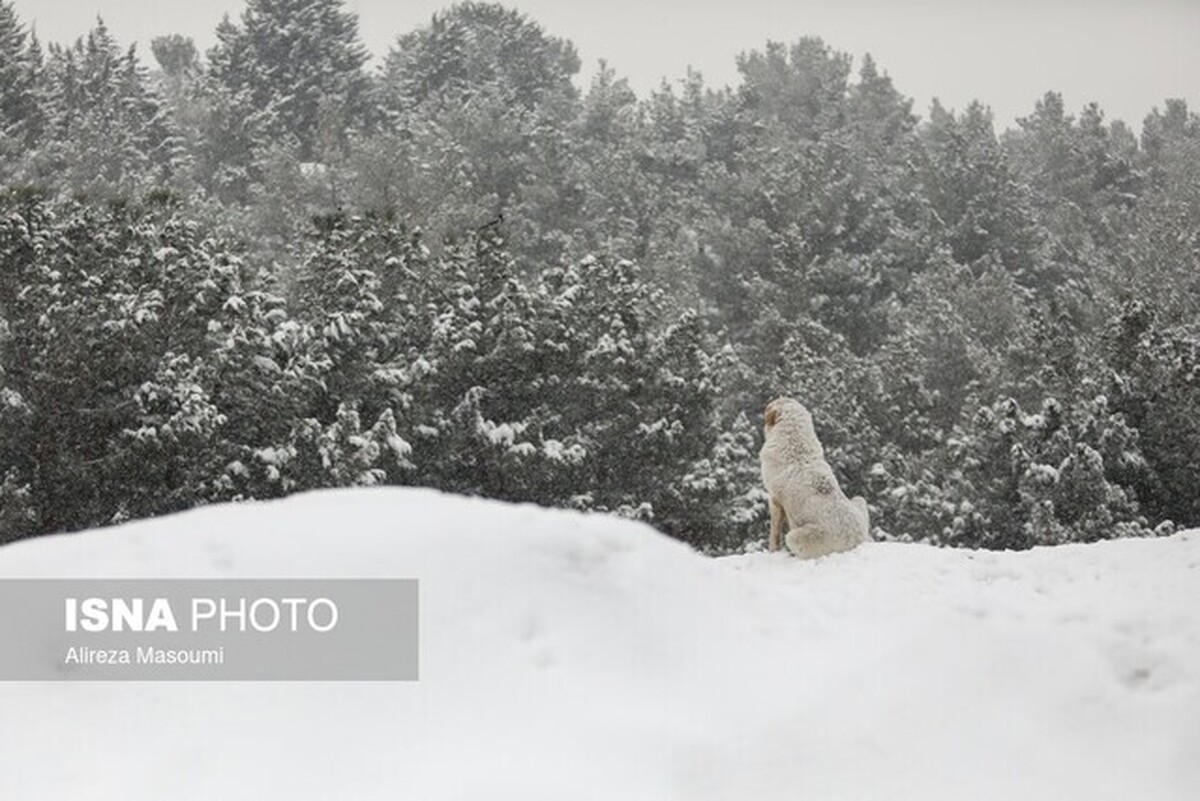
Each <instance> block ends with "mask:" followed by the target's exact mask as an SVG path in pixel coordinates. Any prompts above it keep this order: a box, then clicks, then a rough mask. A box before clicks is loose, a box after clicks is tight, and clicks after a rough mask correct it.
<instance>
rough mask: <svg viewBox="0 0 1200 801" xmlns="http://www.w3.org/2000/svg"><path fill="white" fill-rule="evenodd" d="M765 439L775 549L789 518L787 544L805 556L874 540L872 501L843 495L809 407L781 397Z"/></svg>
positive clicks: (770, 409)
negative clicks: (869, 506) (869, 514)
mask: <svg viewBox="0 0 1200 801" xmlns="http://www.w3.org/2000/svg"><path fill="white" fill-rule="evenodd" d="M763 436H764V438H765V442H763V447H762V450H761V451H760V452H759V458H760V459H761V461H762V476H763V485H764V486H765V487H766V489H767V494H768V495H769V496H770V504H771V536H770V540H769V541H768V548H769V549H770V550H772V551H777V550H779V535H780V530H781V528H782V526H783V521H784V519H785V518H786V520H787V524H788V531H787V534H786V535H785V536H784V538H783V539H784V542H785V543H786V544H787V547H788V550H789V551H791V552H792V553H793V554H795V555H796V556H799V557H801V558H807V559H811V558H813V557H817V556H824V555H826V554H830V553H836V552H838V551H848V550H850V549H851V548H853V547H854V546H856V545H858V544H859V543H863V542H866V541H867V540H869V539H870V535H869V534H868V531H869V527H868V526H869V524H868V519H867V502H866V501H865V500H863V499H862V498H859V497H856V498H847V497H846V496H845V495H844V494H843V493H842V488H841V487H839V486H838V482H837V478H836V477H835V476H834V475H833V470H832V469H830V467H829V463H828V462H826V461H825V449H824V448H822V447H821V443H820V441H819V440H818V439H817V433H816V431H815V430H814V429H813V421H812V415H811V414H809V412H808V409H806V408H804V406H803V405H802V404H801V403H799V402H798V401H795V400H792V399H791V398H776V399H775V400H773V401H771V402H770V403H768V404H767V408H766V411H765V413H764V414H763Z"/></svg>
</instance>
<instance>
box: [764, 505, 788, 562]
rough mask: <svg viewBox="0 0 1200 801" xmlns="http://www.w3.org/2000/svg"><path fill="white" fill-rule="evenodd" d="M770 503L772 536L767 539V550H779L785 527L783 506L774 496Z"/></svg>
mask: <svg viewBox="0 0 1200 801" xmlns="http://www.w3.org/2000/svg"><path fill="white" fill-rule="evenodd" d="M768 503H770V504H771V536H770V538H769V539H768V540H767V550H768V551H778V550H779V536H780V531H781V530H782V529H783V518H784V514H783V507H782V506H780V505H779V503H777V502H776V501H775V499H774V498H771V499H770V500H769V501H768Z"/></svg>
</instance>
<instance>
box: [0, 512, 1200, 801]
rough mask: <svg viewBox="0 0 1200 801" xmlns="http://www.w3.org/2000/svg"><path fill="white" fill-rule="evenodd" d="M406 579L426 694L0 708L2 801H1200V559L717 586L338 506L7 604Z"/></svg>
mask: <svg viewBox="0 0 1200 801" xmlns="http://www.w3.org/2000/svg"><path fill="white" fill-rule="evenodd" d="M33 576H46V577H49V576H72V577H83V576H95V577H114V576H120V577H135V576H144V577H149V576H154V577H184V576H187V577H206V576H214V577H229V576H239V577H326V576H328V577H355V576H359V577H380V576H393V577H414V578H417V579H419V580H420V596H421V679H420V681H418V682H413V683H361V684H336V683H301V684H286V683H279V684H273V683H235V684H218V683H212V684H206V683H179V684H165V683H153V684H133V683H128V684H122V683H110V684H104V683H94V684H86V683H80V684H69V683H60V684H52V683H25V684H21V683H9V684H3V685H0V706H2V708H3V709H4V714H3V716H2V717H0V721H2V722H0V753H2V754H4V759H5V764H6V765H7V766H9V769H7V770H3V771H0V797H3V798H72V799H113V800H114V801H117V800H118V799H119V800H120V801H138V800H139V799H147V800H150V799H154V800H156V801H157V799H164V798H181V799H182V798H185V799H214V800H215V799H243V798H244V799H260V798H288V799H322V800H324V799H331V798H336V799H354V800H355V801H361V800H365V799H396V798H422V799H481V800H483V799H487V801H497V800H498V799H500V800H503V799H520V801H529V800H530V799H556V800H557V799H563V798H570V799H614V798H621V799H675V798H679V799H689V800H699V801H703V800H705V799H714V800H716V799H784V798H788V799H791V798H802V797H810V798H821V799H875V798H878V799H889V801H893V800H895V799H933V798H970V799H993V798H994V799H1011V798H1022V799H1055V800H1056V801H1057V799H1062V798H1088V799H1127V798H1154V799H1160V800H1168V801H1169V800H1170V799H1181V801H1182V799H1189V800H1190V799H1193V798H1196V797H1200V760H1198V759H1196V755H1197V754H1200V532H1190V533H1183V534H1179V535H1176V536H1174V537H1171V538H1166V539H1158V540H1121V541H1114V542H1106V543H1100V544H1096V545H1088V546H1066V547H1060V548H1053V549H1037V550H1034V551H1031V552H1027V553H1019V554H1016V553H1000V554H997V553H984V552H972V551H948V550H936V549H933V548H928V547H924V546H918V545H899V544H870V545H867V546H863V547H861V548H859V549H858V550H856V551H853V552H851V553H847V554H840V555H836V556H833V557H827V558H825V559H822V560H817V561H814V562H799V561H797V560H794V559H791V558H790V557H787V556H784V555H780V554H753V555H748V556H742V557H730V558H725V559H716V560H714V559H707V558H704V557H701V556H699V555H697V554H695V553H694V552H692V551H690V550H689V549H688V548H686V547H684V546H682V545H680V544H678V543H676V542H674V541H671V540H669V539H667V538H666V537H663V536H662V535H660V534H657V533H656V532H654V531H653V530H651V529H650V528H648V527H645V526H642V525H639V524H635V523H630V522H627V521H621V520H616V519H613V518H609V517H604V516H598V515H583V514H577V513H571V512H564V511H551V510H545V509H539V508H535V507H530V506H515V505H507V504H501V503H497V502H490V501H483V500H477V499H464V498H456V497H452V496H447V495H441V494H438V493H435V492H431V491H423V490H407V489H372V490H355V491H336V492H321V493H313V494H308V495H302V496H297V497H293V498H290V499H287V500H284V501H277V502H271V503H260V504H242V505H232V506H222V507H212V508H207V509H203V510H197V511H194V512H189V513H186V514H182V515H177V516H172V517H167V518H160V519H157V520H152V521H143V522H139V523H134V524H129V525H125V526H121V527H118V528H112V529H105V530H102V531H95V532H88V533H86V534H81V535H65V536H59V537H48V538H42V539H38V540H33V541H27V542H22V543H17V544H15V545H12V546H8V547H5V548H3V549H0V577H33Z"/></svg>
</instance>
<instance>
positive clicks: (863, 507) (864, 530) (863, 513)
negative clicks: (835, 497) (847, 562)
mask: <svg viewBox="0 0 1200 801" xmlns="http://www.w3.org/2000/svg"><path fill="white" fill-rule="evenodd" d="M850 505H851V506H853V507H854V516H855V517H857V518H858V520H859V533H860V534H861V535H862V541H863V542H871V540H872V539H873V538H872V537H871V513H870V511H869V510H868V509H867V499H866V498H864V497H863V496H861V495H855V496H854V497H853V498H851V499H850Z"/></svg>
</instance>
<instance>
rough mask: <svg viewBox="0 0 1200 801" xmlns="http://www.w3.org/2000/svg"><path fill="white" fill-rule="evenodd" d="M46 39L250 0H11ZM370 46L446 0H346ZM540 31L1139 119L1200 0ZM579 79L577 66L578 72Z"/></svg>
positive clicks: (694, 17)
mask: <svg viewBox="0 0 1200 801" xmlns="http://www.w3.org/2000/svg"><path fill="white" fill-rule="evenodd" d="M14 5H15V7H16V9H17V13H18V14H19V15H20V16H21V18H22V19H23V20H24V21H25V22H26V24H34V25H35V26H36V28H37V31H38V35H39V36H40V37H41V39H42V40H43V41H44V42H45V41H56V42H63V43H65V42H69V41H72V40H74V39H75V38H76V37H78V36H80V35H81V34H83V33H84V32H85V31H86V30H87V29H88V28H89V27H91V25H92V23H93V22H94V21H95V18H96V15H101V16H103V18H104V20H105V22H106V23H107V24H108V26H109V28H110V30H111V31H112V33H113V34H114V35H115V36H116V37H117V38H118V40H119V41H121V42H122V43H127V42H132V41H138V42H139V43H140V47H139V51H140V52H141V53H142V55H143V57H144V58H145V59H146V60H147V61H148V62H152V61H153V59H152V57H151V56H150V55H149V41H150V39H151V38H152V37H154V36H157V35H160V34H165V33H181V34H184V35H187V36H191V37H192V38H193V39H195V41H196V44H197V45H198V46H199V47H200V48H201V49H202V50H203V49H207V48H208V47H209V46H210V45H211V44H212V42H213V30H214V28H215V27H216V24H217V22H218V21H219V20H220V18H221V15H222V14H224V13H226V12H228V13H230V14H231V15H232V16H234V17H237V16H238V15H239V14H240V13H241V9H242V8H243V6H244V2H243V0H190V1H189V0H14ZM346 5H347V7H348V8H349V9H350V10H352V11H354V12H356V13H357V14H358V16H359V24H360V30H361V33H362V38H363V42H364V43H365V44H366V45H367V47H368V48H369V49H370V50H371V51H372V52H373V53H375V54H376V55H382V54H383V53H385V52H386V51H387V49H388V48H389V47H390V45H391V44H392V42H393V41H394V39H395V37H396V35H397V34H400V33H403V32H406V31H409V30H412V29H413V28H416V27H418V26H421V25H424V24H425V23H427V22H428V20H429V17H430V15H431V14H432V13H433V12H434V11H437V10H440V9H443V8H446V7H448V6H449V5H450V0H347V3H346ZM507 5H510V6H515V7H516V8H519V9H521V10H522V11H524V12H525V13H526V14H528V15H529V16H530V17H531V18H533V19H534V20H536V21H537V22H539V23H540V24H541V25H542V26H543V28H545V29H546V30H547V32H548V33H550V34H552V35H555V36H560V37H563V38H566V39H569V40H571V41H572V42H574V44H575V46H576V47H577V48H578V50H579V54H580V57H581V58H582V60H583V65H584V67H583V74H584V76H588V75H590V74H591V73H592V72H593V71H594V69H595V66H596V62H597V61H598V60H599V59H602V58H603V59H605V60H607V61H608V62H609V64H610V65H612V67H613V68H614V69H615V70H616V71H617V74H618V75H619V76H622V77H626V78H628V79H629V81H630V83H631V84H632V85H633V87H634V88H635V89H636V90H637V91H638V93H639V94H644V93H645V92H646V91H647V90H649V89H651V88H653V87H655V86H657V85H658V84H659V83H660V82H661V81H662V80H663V78H667V79H669V80H672V81H673V80H676V79H678V78H682V77H683V76H684V74H685V73H686V70H687V67H688V66H689V65H691V66H694V67H696V68H697V69H699V70H700V71H701V72H702V73H703V74H704V77H705V80H706V82H707V83H708V84H709V85H718V86H719V85H725V84H733V83H736V82H737V71H736V66H735V63H734V59H735V56H736V54H737V53H739V52H742V51H744V50H748V49H753V48H761V47H762V45H763V44H764V43H765V42H766V41H767V40H768V39H773V40H777V41H784V42H791V41H794V40H795V39H797V38H799V37H800V36H804V35H816V36H820V37H822V38H823V39H824V40H825V41H826V43H827V44H830V45H831V46H833V47H834V48H836V49H838V50H841V51H844V52H848V53H850V54H852V55H854V56H855V57H858V56H861V55H862V54H863V53H865V52H869V53H871V54H872V56H874V58H875V61H876V62H877V63H878V64H879V65H880V66H881V67H882V68H883V69H884V70H886V71H887V72H888V74H890V75H891V76H892V78H893V80H894V81H895V83H896V87H897V88H898V89H899V90H900V91H901V92H902V93H904V94H905V95H906V96H908V97H911V98H913V99H914V100H915V107H914V108H915V110H916V111H917V112H918V113H920V114H921V115H922V116H924V115H925V113H926V111H927V109H928V106H929V102H930V100H931V99H932V98H934V97H938V98H940V99H941V101H942V103H943V104H944V105H946V106H948V107H951V108H962V107H963V106H965V105H966V104H967V103H968V102H970V100H972V99H975V98H978V99H979V100H982V101H983V102H985V103H987V104H988V105H990V106H991V107H992V109H993V111H994V112H995V115H996V122H997V125H998V127H1000V128H1003V127H1006V126H1008V125H1011V124H1012V122H1013V120H1015V119H1016V118H1017V117H1020V116H1024V115H1025V114H1028V113H1029V112H1030V111H1032V109H1033V104H1034V102H1035V101H1036V100H1037V99H1038V98H1039V97H1041V96H1042V94H1044V93H1045V92H1046V91H1047V90H1055V91H1059V92H1062V93H1063V95H1064V99H1065V101H1066V104H1067V108H1068V110H1070V111H1071V112H1072V113H1076V112H1078V110H1079V109H1080V108H1082V107H1083V105H1084V104H1086V103H1087V102H1090V101H1093V100H1094V101H1096V102H1098V103H1099V104H1100V106H1101V108H1103V109H1104V110H1105V112H1106V113H1107V115H1108V117H1109V118H1110V119H1113V118H1117V119H1124V120H1125V121H1126V122H1128V123H1130V124H1131V125H1132V126H1133V128H1134V129H1135V130H1138V129H1140V126H1141V121H1142V119H1143V118H1144V116H1145V115H1146V113H1147V112H1149V111H1150V110H1151V108H1153V107H1155V106H1161V105H1162V101H1163V100H1164V99H1165V98H1168V97H1183V98H1186V99H1187V101H1188V104H1189V106H1190V107H1191V108H1192V109H1194V110H1200V46H1198V44H1197V43H1198V42H1200V0H1140V2H1139V1H1138V0H1004V1H1003V2H985V0H891V1H890V2H889V0H790V1H789V0H739V2H733V3H729V2H719V0H520V2H516V1H515V0H514V2H509V3H507ZM583 86H584V87H586V77H585V79H584V81H583Z"/></svg>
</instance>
